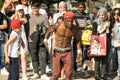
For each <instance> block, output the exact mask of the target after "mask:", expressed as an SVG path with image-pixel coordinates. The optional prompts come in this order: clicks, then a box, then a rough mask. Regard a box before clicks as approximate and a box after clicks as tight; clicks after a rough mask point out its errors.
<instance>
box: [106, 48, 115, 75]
mask: <svg viewBox="0 0 120 80" xmlns="http://www.w3.org/2000/svg"><path fill="white" fill-rule="evenodd" d="M114 57H115V58H114ZM116 57H117V54H116V48H114V47H113V46H111V48H110V51H109V54H108V60H107V68H106V69H107V72H108V73H111V72H112V70H113V68H115V66H116V64H117V63H116V60H117V59H116ZM115 59H116V60H115Z"/></svg>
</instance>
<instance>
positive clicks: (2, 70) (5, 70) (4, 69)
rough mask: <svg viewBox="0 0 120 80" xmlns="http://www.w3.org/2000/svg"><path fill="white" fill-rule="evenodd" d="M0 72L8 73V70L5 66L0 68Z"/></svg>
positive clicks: (2, 73)
mask: <svg viewBox="0 0 120 80" xmlns="http://www.w3.org/2000/svg"><path fill="white" fill-rule="evenodd" d="M0 73H1V75H9V72H8V71H7V69H6V68H5V67H3V68H2V69H1V70H0Z"/></svg>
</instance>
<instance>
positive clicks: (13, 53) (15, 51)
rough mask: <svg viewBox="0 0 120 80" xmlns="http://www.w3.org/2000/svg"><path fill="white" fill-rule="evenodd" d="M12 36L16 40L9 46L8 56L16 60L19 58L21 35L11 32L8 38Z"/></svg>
mask: <svg viewBox="0 0 120 80" xmlns="http://www.w3.org/2000/svg"><path fill="white" fill-rule="evenodd" d="M12 35H16V36H17V39H16V40H15V41H14V42H13V43H11V44H10V45H9V48H8V55H9V56H10V57H14V58H17V57H18V56H19V52H20V47H21V40H20V37H21V33H16V32H15V31H12V32H11V34H10V38H11V36H12Z"/></svg>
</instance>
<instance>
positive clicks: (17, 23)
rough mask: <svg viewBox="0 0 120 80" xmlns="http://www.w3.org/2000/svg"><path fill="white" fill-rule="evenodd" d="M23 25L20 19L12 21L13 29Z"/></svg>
mask: <svg viewBox="0 0 120 80" xmlns="http://www.w3.org/2000/svg"><path fill="white" fill-rule="evenodd" d="M21 25H22V22H21V21H20V20H19V19H14V20H12V21H11V28H12V29H16V28H20V27H21Z"/></svg>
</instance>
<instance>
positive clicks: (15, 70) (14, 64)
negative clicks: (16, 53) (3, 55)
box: [8, 57, 19, 80]
mask: <svg viewBox="0 0 120 80" xmlns="http://www.w3.org/2000/svg"><path fill="white" fill-rule="evenodd" d="M8 80H19V63H18V58H12V57H10V64H9V77H8Z"/></svg>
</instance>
